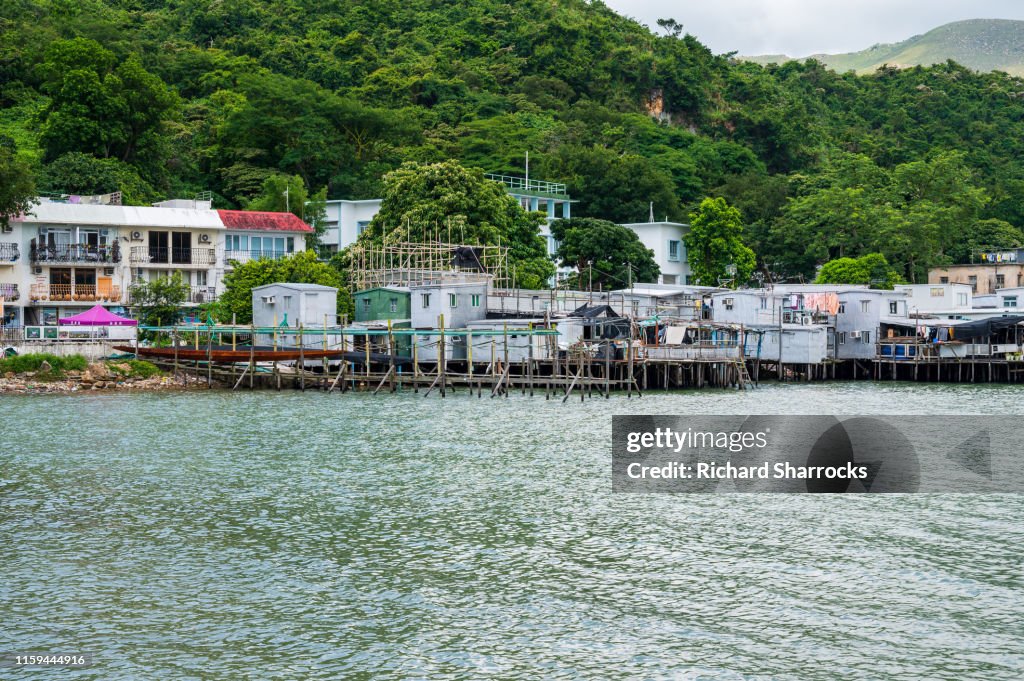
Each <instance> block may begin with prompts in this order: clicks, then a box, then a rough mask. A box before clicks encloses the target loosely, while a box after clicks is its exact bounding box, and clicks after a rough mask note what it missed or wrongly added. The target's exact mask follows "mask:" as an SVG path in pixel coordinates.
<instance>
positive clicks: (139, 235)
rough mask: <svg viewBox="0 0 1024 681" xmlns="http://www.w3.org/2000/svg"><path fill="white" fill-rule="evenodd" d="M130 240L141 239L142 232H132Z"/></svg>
mask: <svg viewBox="0 0 1024 681" xmlns="http://www.w3.org/2000/svg"><path fill="white" fill-rule="evenodd" d="M132 241H142V232H132Z"/></svg>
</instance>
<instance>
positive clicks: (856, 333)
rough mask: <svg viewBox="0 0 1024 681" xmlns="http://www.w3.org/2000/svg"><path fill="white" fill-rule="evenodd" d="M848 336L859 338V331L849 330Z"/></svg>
mask: <svg viewBox="0 0 1024 681" xmlns="http://www.w3.org/2000/svg"><path fill="white" fill-rule="evenodd" d="M850 338H860V331H851V332H850Z"/></svg>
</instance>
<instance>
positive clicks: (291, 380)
mask: <svg viewBox="0 0 1024 681" xmlns="http://www.w3.org/2000/svg"><path fill="white" fill-rule="evenodd" d="M510 323H513V324H514V323H515V320H510ZM141 330H142V331H145V332H148V333H151V334H162V335H163V336H164V337H165V341H166V342H167V343H169V347H168V346H166V345H165V346H163V347H160V348H159V349H157V348H154V349H149V348H147V347H145V346H139V345H138V343H136V345H135V346H134V347H133V348H132V349H133V351H134V352H135V353H136V355H137V356H139V357H141V358H144V359H147V360H149V361H152V362H154V363H155V364H157V365H159V366H161V367H162V368H164V369H166V370H168V371H172V372H174V373H178V372H188V373H191V374H194V375H198V376H200V377H203V378H205V379H206V381H207V383H208V385H210V386H211V387H212V386H213V385H214V384H215V383H216V384H219V385H230V386H231V387H232V389H233V390H240V389H250V390H255V389H274V390H281V389H285V388H288V389H298V390H323V391H325V392H339V393H347V392H353V391H370V392H373V393H374V394H378V393H381V392H389V393H391V392H410V391H411V392H413V393H422V394H423V395H424V396H429V395H432V394H436V395H440V396H441V397H446V396H447V394H448V393H449V392H453V393H468V394H476V396H477V397H481V398H482V397H483V396H484V395H485V394H486V395H487V396H489V397H492V398H494V397H501V396H505V397H507V396H508V395H510V394H511V393H513V392H515V391H519V392H520V393H522V394H524V395H530V396H539V395H541V394H543V395H544V397H545V399H548V400H550V399H561V400H562V401H563V402H564V401H567V400H569V399H570V398H571V397H574V396H578V397H579V398H580V399H581V400H583V399H586V398H590V397H594V396H595V395H596V396H598V397H605V398H608V397H610V395H611V393H612V392H613V391H617V392H622V393H625V395H626V396H627V397H632V396H633V394H634V393H635V394H636V395H637V396H638V397H640V396H642V395H643V393H644V392H645V391H648V390H677V389H685V388H735V389H745V388H749V387H752V386H753V385H754V384H755V382H756V378H755V377H752V376H751V374H750V372H749V370H748V366H747V362H746V361H745V360H744V359H743V357H742V353H741V350H742V348H741V347H739V346H738V345H737V344H736V343H726V344H693V345H690V346H686V347H685V348H674V349H673V348H668V347H667V346H648V345H644V344H642V343H640V342H638V341H636V340H611V339H594V340H590V341H588V342H580V343H577V344H574V345H573V346H571V347H569V348H568V349H567V350H566V349H560V348H559V346H558V344H557V342H556V339H557V336H558V332H557V331H555V330H553V329H552V328H549V327H546V326H536V327H535V326H533V325H530V326H528V327H524V328H516V327H514V326H506V327H505V328H503V329H501V330H484V329H472V330H471V329H445V328H443V323H442V326H441V328H439V329H431V330H424V329H393V328H391V327H390V325H389V326H388V327H387V328H384V329H370V328H351V327H346V326H341V327H337V328H327V329H303V328H287V327H268V328H257V327H253V326H250V327H237V326H230V327H229V326H214V325H206V326H204V325H194V326H176V327H142V328H141ZM267 336H269V337H270V339H271V340H270V343H269V345H267V344H263V343H261V344H259V345H254V344H253V343H255V342H257V340H258V339H261V338H264V339H265V338H266V337H267ZM403 338H404V339H406V341H407V342H406V344H405V345H406V348H407V353H406V354H400V353H399V352H398V347H399V344H400V343H399V341H400V339H403ZM296 339H297V340H296ZM313 339H315V341H314V340H313ZM523 339H525V345H524V344H523V343H524V340H523ZM513 341H518V342H519V345H515V343H514V342H513ZM286 343H298V345H297V347H296V346H295V345H289V344H286ZM455 346H458V351H457V352H456V351H455ZM257 348H259V350H258V351H257ZM186 350H187V351H186ZM257 352H259V354H257ZM274 352H279V353H280V355H281V357H282V359H281V360H275V359H273V357H274V354H273V353H274ZM307 352H308V353H309V356H310V358H309V359H307V358H306V357H305V356H304V355H305V353H307ZM246 353H248V355H249V361H239V360H240V358H241V357H244V356H245V354H246ZM474 353H476V356H475V357H474ZM258 358H262V360H263V361H260V360H259V359H258ZM284 358H287V359H284Z"/></svg>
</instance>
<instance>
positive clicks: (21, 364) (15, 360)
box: [0, 353, 89, 377]
mask: <svg viewBox="0 0 1024 681" xmlns="http://www.w3.org/2000/svg"><path fill="white" fill-rule="evenodd" d="M43 362H48V363H49V364H50V367H51V371H50V375H51V376H54V377H58V376H62V375H63V374H64V372H66V371H85V370H86V368H88V366H89V362H88V361H87V360H86V359H85V357H82V356H81V355H68V356H66V357H58V356H57V355H51V354H50V353H29V354H27V355H14V356H13V357H6V358H4V359H0V373H6V372H8V371H12V372H14V373H16V374H24V373H27V372H29V371H39V367H41V366H42V365H43Z"/></svg>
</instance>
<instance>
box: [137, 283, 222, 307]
mask: <svg viewBox="0 0 1024 681" xmlns="http://www.w3.org/2000/svg"><path fill="white" fill-rule="evenodd" d="M136 286H137V284H133V285H131V286H129V287H128V301H126V302H127V304H129V305H137V304H139V302H140V301H139V297H138V291H136V290H135V287H136ZM185 289H186V293H185V298H184V300H183V301H182V302H183V303H185V304H192V305H202V304H203V303H212V302H214V301H215V300H217V289H216V288H214V287H213V286H186V287H185Z"/></svg>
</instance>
